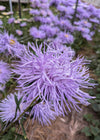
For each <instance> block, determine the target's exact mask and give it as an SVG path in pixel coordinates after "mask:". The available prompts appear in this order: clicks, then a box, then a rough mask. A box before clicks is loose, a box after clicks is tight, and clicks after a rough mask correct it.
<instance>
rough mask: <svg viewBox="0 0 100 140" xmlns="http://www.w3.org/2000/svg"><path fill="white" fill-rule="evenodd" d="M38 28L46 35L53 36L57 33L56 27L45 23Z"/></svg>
mask: <svg viewBox="0 0 100 140" xmlns="http://www.w3.org/2000/svg"><path fill="white" fill-rule="evenodd" d="M39 29H40V30H42V31H44V32H45V34H46V37H53V36H55V35H57V33H58V32H59V28H58V27H52V26H50V25H47V24H45V25H41V26H40V28H39Z"/></svg>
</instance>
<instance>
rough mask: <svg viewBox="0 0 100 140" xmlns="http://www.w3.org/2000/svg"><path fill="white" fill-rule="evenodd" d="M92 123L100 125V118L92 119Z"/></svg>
mask: <svg viewBox="0 0 100 140" xmlns="http://www.w3.org/2000/svg"><path fill="white" fill-rule="evenodd" d="M92 123H93V124H94V125H95V126H99V125H100V121H99V120H92Z"/></svg>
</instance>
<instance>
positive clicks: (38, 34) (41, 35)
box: [30, 27, 45, 39]
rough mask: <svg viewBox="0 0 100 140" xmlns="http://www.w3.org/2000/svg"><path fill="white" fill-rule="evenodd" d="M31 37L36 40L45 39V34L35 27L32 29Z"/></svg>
mask: <svg viewBox="0 0 100 140" xmlns="http://www.w3.org/2000/svg"><path fill="white" fill-rule="evenodd" d="M30 35H32V36H33V37H34V38H35V39H36V38H39V39H44V38H45V32H44V31H41V30H38V29H37V28H35V27H32V28H30Z"/></svg>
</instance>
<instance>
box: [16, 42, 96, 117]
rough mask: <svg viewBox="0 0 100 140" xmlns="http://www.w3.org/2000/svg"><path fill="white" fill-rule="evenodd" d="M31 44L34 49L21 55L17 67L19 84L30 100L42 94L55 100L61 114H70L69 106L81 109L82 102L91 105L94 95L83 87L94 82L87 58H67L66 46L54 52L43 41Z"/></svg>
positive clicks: (54, 104) (89, 85) (40, 96)
mask: <svg viewBox="0 0 100 140" xmlns="http://www.w3.org/2000/svg"><path fill="white" fill-rule="evenodd" d="M30 47H31V51H30V49H29V48H28V50H26V56H25V57H22V58H21V62H20V63H19V64H17V65H16V69H14V70H13V71H14V72H15V73H16V74H18V75H19V78H18V83H19V87H21V88H22V90H23V94H24V95H26V100H27V101H28V102H29V100H32V99H34V98H35V97H37V96H39V98H40V99H42V100H44V101H48V102H52V104H53V106H54V111H55V112H56V113H57V114H59V111H60V112H62V114H64V112H66V113H67V111H66V109H65V105H66V106H67V108H68V110H69V111H71V108H75V109H76V110H79V109H80V108H79V106H78V105H79V104H83V105H88V104H89V102H88V99H92V98H93V97H91V96H89V95H88V93H86V92H85V91H83V90H82V89H83V88H90V87H91V86H93V85H94V84H92V83H90V82H89V80H90V78H89V74H88V69H87V68H86V67H85V66H84V65H85V64H87V62H86V61H85V60H84V58H79V57H78V58H77V59H76V60H72V59H69V58H68V57H66V56H68V55H67V53H68V51H66V49H65V50H63V51H58V49H57V48H55V49H52V50H51V51H50V49H49V47H50V46H48V49H49V50H48V49H47V51H46V48H45V46H44V48H42V44H41V45H40V46H37V47H35V46H34V44H33V46H31V45H30ZM58 48H59V47H58ZM32 50H33V51H32ZM32 52H34V53H32Z"/></svg>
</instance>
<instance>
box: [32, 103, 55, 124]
mask: <svg viewBox="0 0 100 140" xmlns="http://www.w3.org/2000/svg"><path fill="white" fill-rule="evenodd" d="M31 115H33V118H32V120H33V122H34V120H37V121H38V122H39V123H40V124H41V125H48V124H51V122H50V120H55V116H56V113H55V112H54V111H53V108H52V104H50V103H48V102H46V103H45V102H40V103H38V104H37V105H35V106H34V107H33V108H32V110H31Z"/></svg>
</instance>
